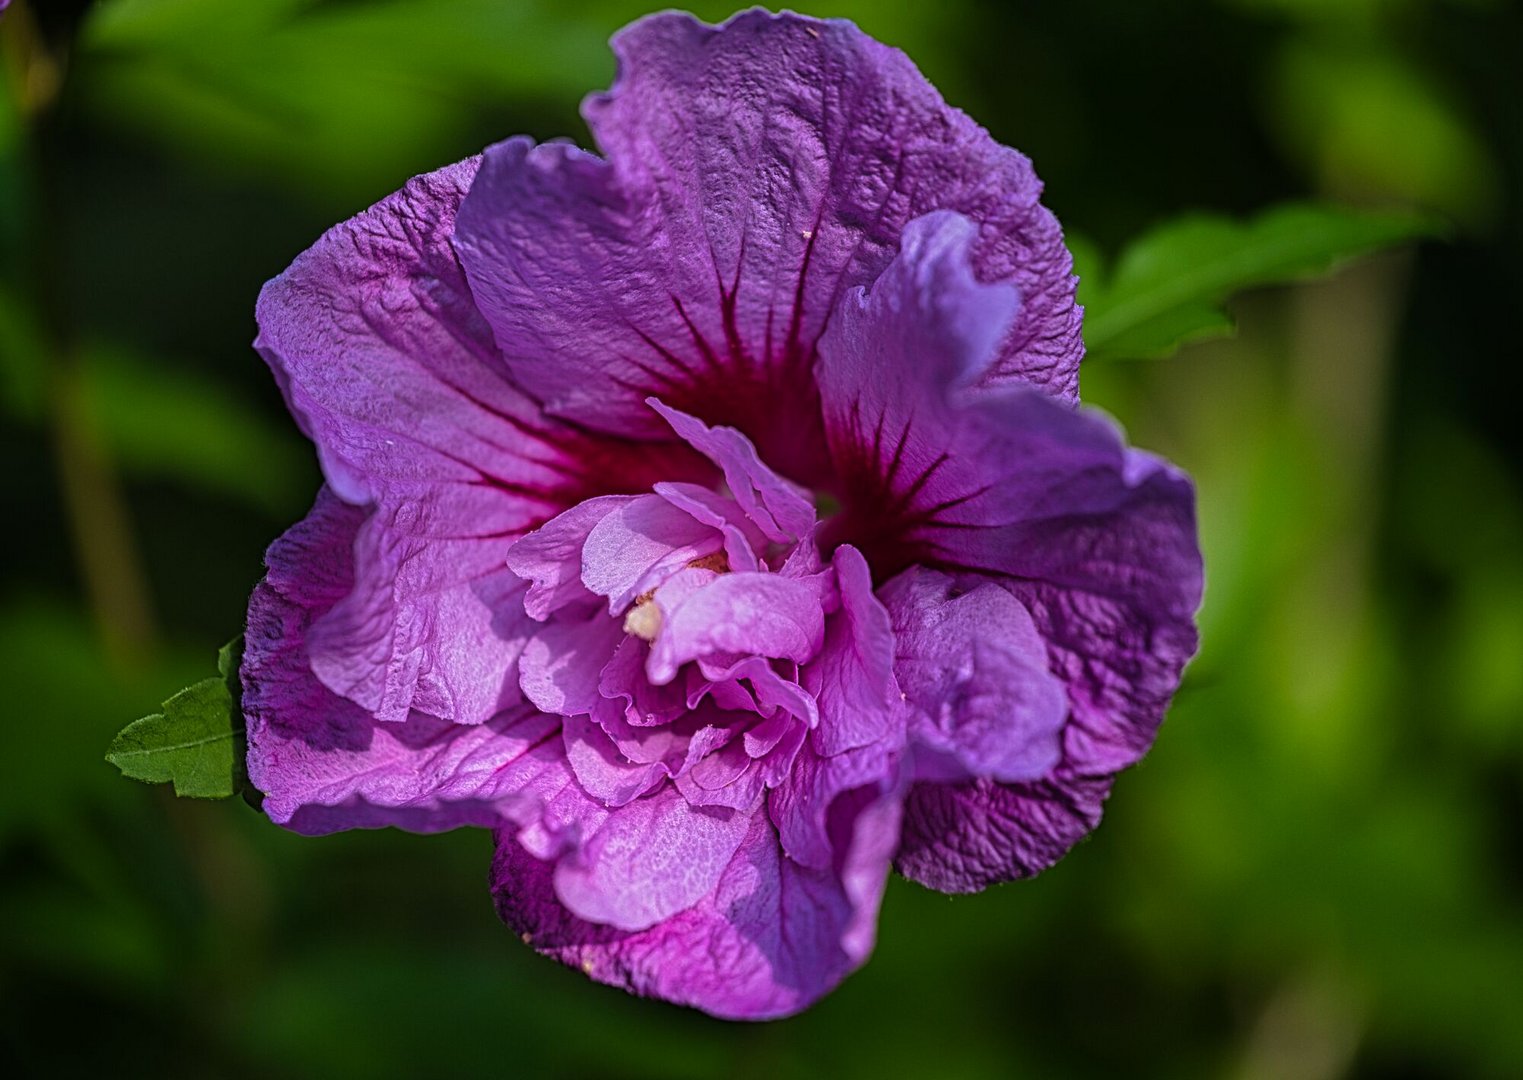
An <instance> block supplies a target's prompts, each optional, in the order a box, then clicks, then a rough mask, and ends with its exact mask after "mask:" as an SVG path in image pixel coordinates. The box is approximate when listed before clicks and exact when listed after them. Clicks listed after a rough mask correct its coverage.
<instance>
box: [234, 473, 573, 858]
mask: <svg viewBox="0 0 1523 1080" xmlns="http://www.w3.org/2000/svg"><path fill="white" fill-rule="evenodd" d="M364 519H365V513H364V511H362V510H360V509H358V508H356V507H352V506H349V505H346V504H345V503H343V502H342V501H340V500H339V499H338V498H337V497H336V496H334V495H333V494H332V493H330V492H329V491H328V490H327V489H324V490H323V491H322V492H321V493H319V495H318V498H317V502H316V504H315V505H314V506H313V508H312V512H311V513H310V514H309V515H308V516H307V518H306V519H305V520H304V521H302V522H300V523H298V524H297V525H296V526H294V527H293V528H292V529H291V530H290V531H289V532H287V533H286V534H285V535H284V536H283V537H281V538H280V539H279V540H277V541H276V542H275V543H274V544H273V545H272V546H271V548H270V550H269V552H268V554H267V555H266V565H267V566H268V570H269V572H268V575H267V576H266V577H265V579H264V581H262V582H261V583H260V584H259V586H258V587H257V588H256V589H255V590H254V595H253V598H252V599H251V600H250V602H249V619H248V629H247V633H246V635H245V644H244V654H243V666H242V670H241V673H240V674H241V678H242V682H243V687H244V693H243V709H244V714H245V716H246V718H247V724H248V740H249V744H248V770H249V778H250V780H251V781H252V782H253V784H254V786H255V787H256V788H258V789H259V790H260V791H262V792H264V794H265V799H264V810H265V813H267V814H268V815H269V816H270V818H271V819H272V820H273V821H275V822H277V823H279V824H282V825H285V826H287V827H288V828H291V829H294V830H296V831H297V832H304V833H325V832H333V831H336V830H340V829H351V828H378V827H381V826H387V825H394V826H397V827H399V828H404V829H410V830H414V831H418V832H432V831H437V830H440V829H449V828H454V827H456V826H459V825H492V824H496V823H499V822H500V821H501V820H502V818H503V815H504V813H505V809H504V807H505V805H506V804H507V803H510V802H511V801H512V800H514V799H515V798H516V797H517V792H518V787H519V784H518V782H517V780H516V779H515V777H516V775H517V774H516V773H515V772H514V766H515V765H516V764H517V763H518V762H519V761H520V760H521V759H522V758H524V757H526V756H528V755H530V754H531V753H532V752H533V751H534V749H535V748H536V747H538V746H540V745H542V744H543V743H544V742H545V741H546V740H548V739H550V738H551V737H552V736H553V735H554V733H555V728H556V721H555V718H553V717H545V716H542V715H540V714H538V713H536V712H534V711H533V710H530V709H526V708H524V707H518V708H516V709H514V710H510V711H508V712H505V713H503V714H501V715H499V716H497V717H494V718H493V719H491V720H488V721H487V722H486V723H482V724H478V725H460V724H452V723H450V722H448V721H446V720H441V719H438V718H437V717H432V716H425V715H422V714H419V713H413V714H412V715H411V717H410V718H408V719H406V720H405V722H398V723H380V722H378V721H377V720H376V719H375V718H374V717H373V716H371V715H370V714H369V713H367V712H366V711H364V710H363V709H361V708H360V707H359V706H357V705H355V704H354V703H353V702H352V701H349V700H347V699H345V698H342V697H340V696H338V695H336V694H334V693H333V692H332V691H331V690H329V689H328V688H327V687H325V686H324V685H323V684H322V683H321V682H319V681H318V679H317V678H316V677H315V676H314V675H313V674H312V671H311V669H310V667H309V666H308V664H307V658H306V639H307V635H308V633H309V631H310V628H311V626H312V622H313V620H314V618H316V617H317V616H320V615H321V614H323V613H324V612H325V611H327V610H329V609H330V608H331V607H332V606H333V605H334V604H335V603H337V602H338V601H339V600H340V599H342V598H343V597H344V596H345V595H346V594H347V593H348V592H349V590H350V588H351V586H352V584H353V577H354V558H353V544H354V537H355V534H356V532H358V531H359V529H360V528H361V526H362V524H363V522H364Z"/></svg>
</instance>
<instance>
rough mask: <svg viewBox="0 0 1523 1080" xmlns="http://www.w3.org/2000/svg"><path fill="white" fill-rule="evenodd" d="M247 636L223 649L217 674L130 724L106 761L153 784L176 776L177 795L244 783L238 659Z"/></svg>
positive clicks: (206, 793) (200, 794) (223, 793)
mask: <svg viewBox="0 0 1523 1080" xmlns="http://www.w3.org/2000/svg"><path fill="white" fill-rule="evenodd" d="M242 652H243V638H242V637H237V638H234V639H233V640H232V641H230V642H228V644H226V645H224V646H223V647H222V649H221V651H219V652H218V654H217V670H218V671H219V672H221V675H219V676H218V677H217V678H215V679H203V680H201V681H200V682H198V683H196V684H195V685H193V686H188V687H186V688H185V689H184V690H181V691H180V692H179V693H178V694H176V695H174V697H172V698H170V699H169V700H168V701H166V702H164V711H163V712H161V713H154V714H153V715H152V716H145V717H143V718H142V719H141V720H137V721H135V722H133V723H131V724H128V725H127V726H126V727H125V728H123V729H122V731H121V732H120V733H118V735H117V736H116V738H115V739H113V740H112V742H111V749H110V751H109V752H108V753H107V754H106V760H107V761H109V762H111V764H113V765H115V766H116V767H117V768H118V769H121V770H122V773H123V775H125V776H130V777H132V779H134V780H143V781H146V782H147V783H150V784H162V783H164V782H165V781H171V782H173V784H174V789H175V794H176V795H179V796H182V797H187V798H193V799H225V798H227V797H228V796H230V795H235V794H237V793H238V791H239V790H240V788H241V787H242V786H243V738H244V736H243V712H242V709H241V707H240V698H241V696H242V695H241V691H240V687H239V683H238V661H239V658H240V657H241V655H242Z"/></svg>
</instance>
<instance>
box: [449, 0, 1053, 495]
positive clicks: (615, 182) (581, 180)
mask: <svg viewBox="0 0 1523 1080" xmlns="http://www.w3.org/2000/svg"><path fill="white" fill-rule="evenodd" d="M614 51H615V53H616V54H617V56H618V59H619V75H618V78H617V80H616V81H615V83H614V86H613V88H612V89H611V90H610V91H609V92H608V93H606V94H601V95H595V96H593V97H591V98H589V99H588V101H587V102H586V104H585V106H584V113H585V115H586V117H587V120H588V124H589V126H590V127H591V129H592V132H593V135H594V137H595V138H596V139H597V141H598V144H599V145H600V146H601V147H602V149H603V150H604V152H605V153H606V155H607V160H604V159H601V158H598V157H595V156H593V155H591V154H588V153H585V152H583V151H579V150H576V149H574V148H571V147H567V146H561V145H555V144H552V145H547V146H541V147H531V146H530V145H529V144H528V143H527V141H524V140H512V141H510V142H508V143H504V144H501V145H500V146H497V147H494V148H492V149H491V150H489V151H488V152H487V155H486V160H485V164H484V166H483V169H482V175H481V179H480V180H479V181H478V182H477V184H476V186H475V188H474V189H473V190H472V192H471V195H470V198H469V199H468V200H467V201H466V205H465V209H464V210H463V212H462V216H461V224H460V229H459V235H458V237H457V243H458V246H459V250H460V252H461V255H462V259H463V261H464V263H465V266H466V268H467V271H468V273H469V274H470V277H471V283H472V286H473V288H474V289H475V293H476V296H477V298H478V300H479V301H480V303H481V306H482V309H483V311H484V312H485V313H486V314H487V317H488V318H489V320H490V321H491V323H492V327H493V330H494V331H495V332H496V336H497V341H498V343H499V344H500V346H501V348H502V350H503V354H504V356H505V357H506V358H507V361H508V363H509V364H510V366H512V368H513V370H514V373H515V376H516V377H517V378H518V379H519V381H520V382H521V383H522V384H523V385H524V386H526V387H527V388H528V389H529V390H530V391H531V392H533V393H534V394H535V395H536V396H538V397H539V398H541V399H542V400H544V401H545V402H546V403H547V404H548V406H549V407H550V409H551V410H552V411H554V412H556V413H557V414H560V415H564V416H569V417H574V418H575V419H577V420H578V421H580V422H582V423H585V424H588V425H590V426H595V427H599V428H600V429H602V430H609V431H617V432H620V433H625V434H631V435H639V436H654V435H658V434H659V431H658V429H657V428H656V427H655V425H654V424H653V423H652V421H653V420H654V419H655V418H654V417H653V416H652V415H651V414H650V413H649V411H648V410H646V409H644V408H643V406H642V402H643V398H644V397H645V396H646V395H657V396H659V397H660V398H661V399H662V400H663V401H665V402H666V403H667V404H669V405H671V406H673V407H675V408H679V409H682V410H683V411H685V412H688V413H692V414H693V415H695V416H699V417H701V418H702V419H703V420H705V421H706V422H708V423H710V424H728V425H731V426H734V427H737V428H739V429H740V430H742V431H744V432H745V433H746V434H747V435H748V436H749V437H750V438H751V439H752V441H753V442H755V443H756V445H757V446H758V448H759V449H760V450H761V451H762V456H763V458H764V460H766V461H768V462H770V463H771V464H773V465H774V467H776V468H779V469H780V470H781V471H782V472H783V473H784V474H785V475H788V476H790V477H792V478H794V479H797V480H800V481H804V482H812V481H815V480H818V479H820V476H819V465H820V462H821V460H822V459H821V455H820V453H819V449H820V444H821V440H820V435H819V430H818V423H817V420H816V409H815V399H814V395H813V392H812V387H811V386H810V383H809V378H808V376H809V371H810V367H811V365H812V363H813V359H814V348H815V345H816V343H817V342H818V340H819V336H820V334H821V332H822V330H823V329H824V327H825V324H826V321H827V320H828V319H829V318H830V315H831V312H832V310H833V308H834V306H835V303H836V300H837V299H838V298H839V297H840V296H841V295H842V293H843V292H844V291H845V290H846V289H847V288H850V287H852V286H855V285H860V284H864V283H866V282H870V281H872V280H873V279H874V278H875V277H876V276H877V275H878V273H879V272H880V271H881V270H882V268H883V267H884V266H885V265H886V264H887V263H888V261H889V259H890V258H891V257H892V255H893V253H894V251H895V249H896V247H897V246H898V242H899V237H900V232H901V231H902V229H903V227H904V225H905V223H906V222H908V221H909V220H911V219H912V218H914V217H917V216H919V215H921V214H924V213H926V212H928V211H931V210H935V209H939V208H952V209H957V210H960V211H963V212H965V213H967V214H968V215H969V216H971V217H972V218H974V219H975V220H977V221H978V222H979V223H980V226H981V235H980V240H979V244H978V248H977V251H976V261H977V266H978V272H979V275H980V277H981V278H983V279H985V280H1004V281H1009V282H1011V283H1012V284H1014V285H1015V286H1017V287H1018V288H1019V289H1020V290H1021V294H1022V296H1023V297H1024V298H1025V305H1024V306H1023V308H1022V313H1021V318H1020V319H1019V320H1017V321H1016V322H1015V323H1013V324H1011V325H1010V326H1009V327H1008V329H1007V332H1006V333H1005V335H1004V337H1003V339H1002V341H1001V343H1000V348H999V351H998V353H997V354H996V355H995V356H994V357H992V358H991V361H992V366H991V368H990V369H989V371H988V372H986V376H987V377H988V378H989V379H1019V380H1023V381H1025V382H1027V383H1030V384H1036V385H1040V386H1042V387H1044V388H1046V389H1048V390H1049V391H1051V392H1052V393H1055V394H1058V395H1062V396H1067V397H1072V396H1073V394H1074V392H1075V388H1076V386H1077V370H1078V360H1079V357H1080V356H1081V354H1082V344H1081V342H1080V337H1079V312H1078V309H1077V308H1076V307H1075V306H1074V303H1073V298H1074V279H1073V275H1072V273H1071V260H1070V258H1069V256H1068V253H1067V250H1066V249H1065V248H1064V246H1063V242H1062V232H1061V229H1060V228H1059V226H1058V224H1057V222H1056V220H1055V219H1054V218H1053V217H1052V215H1051V214H1050V213H1049V212H1048V211H1047V210H1045V209H1044V208H1043V207H1042V206H1041V205H1040V203H1039V202H1038V201H1037V200H1038V196H1039V194H1040V191H1041V185H1040V183H1039V182H1038V181H1037V179H1036V177H1035V176H1034V174H1033V173H1032V170H1031V165H1030V162H1029V161H1028V160H1027V159H1026V158H1025V157H1024V156H1022V155H1021V154H1019V153H1017V152H1016V151H1014V150H1010V149H1008V148H1006V147H1002V146H1000V145H998V144H997V143H995V142H994V141H993V140H992V139H991V138H990V137H989V135H988V133H987V132H985V131H984V130H983V129H982V128H980V127H979V126H978V125H977V124H975V123H974V122H973V121H971V120H970V119H969V118H968V117H966V116H965V115H964V114H962V113H961V112H959V111H957V110H956V109H952V108H950V107H948V106H947V105H946V104H945V103H944V102H943V101H942V99H941V97H940V95H939V94H937V92H936V91H935V89H934V88H933V87H932V86H931V85H930V84H929V83H927V82H926V81H925V79H924V78H923V77H922V76H921V75H920V73H919V72H918V71H917V70H916V69H915V67H914V65H913V64H912V63H911V62H910V61H909V60H908V58H906V57H905V56H904V55H903V54H902V53H900V52H899V51H897V50H895V49H890V48H887V47H885V46H883V45H880V44H879V43H877V42H875V41H873V40H871V39H870V38H868V37H867V36H866V35H864V34H862V33H861V32H860V31H858V30H857V29H856V27H854V26H852V25H851V24H850V23H847V22H842V21H820V20H816V19H809V18H805V17H802V16H797V15H791V14H790V15H770V14H767V13H765V12H760V11H751V12H745V13H742V14H740V15H738V16H736V17H735V18H733V19H731V20H730V21H729V22H727V23H726V24H724V25H723V26H721V27H712V26H707V25H705V24H703V23H700V22H698V21H697V20H695V19H693V18H692V17H691V16H687V15H681V14H677V13H668V14H663V15H656V16H652V17H650V18H648V19H644V20H641V21H640V22H638V23H635V24H634V25H632V26H630V27H629V28H627V29H625V30H624V31H622V32H621V33H620V34H619V35H618V36H617V37H616V38H615V39H614ZM762 406H764V407H762Z"/></svg>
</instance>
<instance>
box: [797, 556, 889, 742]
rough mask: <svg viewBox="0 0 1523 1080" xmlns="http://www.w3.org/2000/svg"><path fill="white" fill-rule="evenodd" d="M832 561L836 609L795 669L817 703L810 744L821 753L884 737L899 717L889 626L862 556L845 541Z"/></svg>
mask: <svg viewBox="0 0 1523 1080" xmlns="http://www.w3.org/2000/svg"><path fill="white" fill-rule="evenodd" d="M833 562H834V565H835V570H836V579H837V581H838V583H839V585H840V592H841V611H840V613H839V614H837V615H836V617H835V618H834V619H832V620H831V621H830V624H829V625H828V626H827V627H826V630H825V643H824V645H822V646H821V648H820V655H819V656H818V657H816V658H815V659H814V660H812V661H811V662H810V663H809V664H808V665H806V666H805V667H804V668H803V670H802V671H801V672H800V673H799V677H800V680H801V681H802V683H803V685H804V687H805V688H806V689H807V690H809V692H810V693H811V694H813V695H814V697H815V699H816V700H817V701H818V703H819V711H820V723H819V726H818V729H817V730H816V731H815V733H814V746H815V749H817V750H818V751H819V752H820V753H821V754H825V755H827V756H828V755H830V754H839V753H841V752H842V751H843V750H851V749H853V748H855V747H858V746H867V745H870V744H872V743H876V742H879V741H881V740H883V739H885V738H889V737H891V736H892V734H893V731H894V726H895V725H896V724H902V723H903V720H902V718H898V717H896V715H895V708H896V706H897V705H898V703H899V695H898V687H897V685H896V684H895V682H894V671H893V664H894V631H893V627H892V626H890V624H889V617H888V612H887V611H886V610H884V607H883V605H882V604H881V603H879V602H878V599H877V597H875V596H874V595H873V585H872V577H871V574H870V573H869V571H868V568H867V562H866V560H864V559H863V558H862V553H861V552H859V551H858V550H857V549H856V548H854V547H852V546H850V545H849V544H843V545H841V546H840V547H839V548H837V549H836V552H835V556H834V559H833Z"/></svg>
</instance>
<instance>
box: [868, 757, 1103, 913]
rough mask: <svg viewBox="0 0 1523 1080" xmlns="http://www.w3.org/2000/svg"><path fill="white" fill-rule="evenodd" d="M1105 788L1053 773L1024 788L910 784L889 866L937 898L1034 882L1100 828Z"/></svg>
mask: <svg viewBox="0 0 1523 1080" xmlns="http://www.w3.org/2000/svg"><path fill="white" fill-rule="evenodd" d="M1111 780H1112V777H1110V776H1077V775H1075V774H1074V773H1073V771H1072V770H1070V769H1067V768H1059V769H1058V770H1057V771H1056V772H1055V773H1054V774H1053V775H1052V776H1051V777H1049V778H1047V779H1044V780H1035V781H1032V782H1030V783H1024V784H999V783H996V782H994V781H993V780H976V781H970V782H967V783H962V784H917V785H915V787H914V788H912V789H911V790H910V795H909V798H908V799H907V800H905V804H904V834H903V837H902V839H901V840H900V844H899V851H898V854H897V855H896V856H895V858H894V866H895V868H896V869H897V870H898V871H899V872H900V873H901V874H903V875H904V876H905V877H907V878H909V879H910V880H911V881H916V882H919V883H920V884H922V885H924V886H926V887H927V888H931V889H936V890H938V891H940V892H944V893H971V892H978V891H980V890H981V889H985V888H987V887H988V886H990V885H997V884H999V883H1000V882H1002V881H1013V880H1015V879H1018V878H1027V877H1031V876H1033V875H1035V874H1039V873H1041V872H1042V871H1043V870H1045V869H1047V868H1048V867H1049V866H1051V865H1052V864H1053V863H1055V862H1057V861H1058V860H1059V859H1061V858H1062V857H1063V856H1064V855H1066V854H1068V851H1069V849H1070V848H1072V847H1073V846H1074V845H1075V844H1077V843H1078V842H1079V841H1080V840H1082V839H1084V837H1086V836H1088V835H1089V833H1090V831H1091V830H1092V829H1094V827H1095V826H1096V825H1098V824H1100V813H1101V809H1102V807H1103V806H1104V803H1105V797H1106V796H1107V795H1108V794H1110V788H1111Z"/></svg>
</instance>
